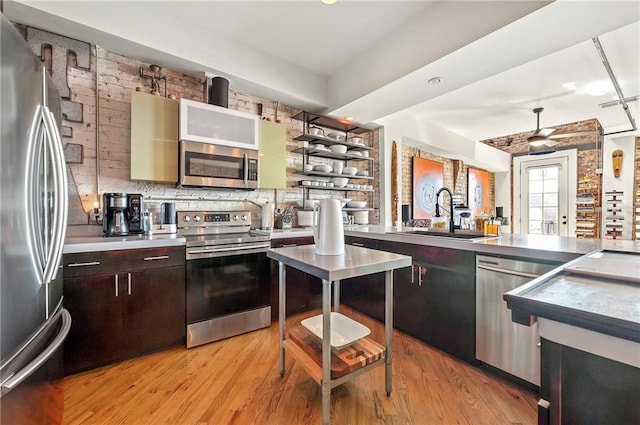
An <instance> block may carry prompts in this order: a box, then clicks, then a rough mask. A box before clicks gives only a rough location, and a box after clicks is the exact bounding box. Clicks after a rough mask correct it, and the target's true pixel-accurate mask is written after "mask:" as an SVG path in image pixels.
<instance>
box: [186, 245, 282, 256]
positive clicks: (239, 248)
mask: <svg viewBox="0 0 640 425" xmlns="http://www.w3.org/2000/svg"><path fill="white" fill-rule="evenodd" d="M269 247H270V243H264V244H257V245H243V246H234V247H228V248H208V249H207V248H205V249H192V250H189V251H187V254H214V253H216V252H230V251H244V250H247V249H256V248H265V249H266V248H269Z"/></svg>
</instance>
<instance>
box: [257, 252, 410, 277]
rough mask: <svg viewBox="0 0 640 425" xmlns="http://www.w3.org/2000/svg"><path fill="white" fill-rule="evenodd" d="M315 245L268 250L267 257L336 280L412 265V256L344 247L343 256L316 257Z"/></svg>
mask: <svg viewBox="0 0 640 425" xmlns="http://www.w3.org/2000/svg"><path fill="white" fill-rule="evenodd" d="M315 249H316V247H315V245H303V246H295V247H284V248H271V249H270V250H269V251H267V256H268V257H269V258H272V259H274V260H276V261H281V262H283V263H284V264H286V265H287V266H291V267H294V268H296V269H298V270H301V271H303V272H305V273H308V274H310V275H312V276H316V277H319V278H320V279H325V280H330V281H335V280H341V279H346V278H349V277H354V276H361V275H367V274H371V273H378V272H383V271H387V270H393V269H397V268H401V267H408V266H410V265H411V257H410V256H407V255H400V254H394V253H390V252H383V251H377V250H374V249H368V248H361V247H357V246H351V245H346V246H345V253H344V254H343V255H317V254H316V252H315Z"/></svg>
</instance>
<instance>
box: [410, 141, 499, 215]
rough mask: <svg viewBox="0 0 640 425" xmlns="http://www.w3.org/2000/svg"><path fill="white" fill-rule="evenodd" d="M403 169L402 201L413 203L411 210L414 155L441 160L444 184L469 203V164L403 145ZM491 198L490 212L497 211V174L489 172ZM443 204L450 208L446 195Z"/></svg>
mask: <svg viewBox="0 0 640 425" xmlns="http://www.w3.org/2000/svg"><path fill="white" fill-rule="evenodd" d="M401 155H402V170H401V183H400V186H401V194H400V202H401V203H402V204H409V205H411V211H413V205H412V202H413V193H412V191H413V169H412V167H413V160H412V158H413V157H417V158H424V159H430V160H433V161H437V162H441V163H442V168H443V170H442V171H443V174H444V176H443V184H444V186H445V187H448V188H450V189H452V190H453V192H454V193H455V194H459V195H462V200H463V202H464V203H465V204H466V203H467V188H468V187H467V186H468V185H467V171H468V168H469V167H468V166H467V165H466V164H464V162H462V161H460V160H453V159H449V158H445V157H442V156H439V155H435V154H433V153H431V152H427V151H423V150H420V149H418V148H415V147H412V146H402V151H401ZM489 181H490V184H489V186H490V188H489V199H491V204H490V207H489V211H490V212H494V211H495V174H494V173H492V172H490V173H489ZM443 206H444V207H445V208H446V209H449V208H450V205H449V198H448V197H444V202H443Z"/></svg>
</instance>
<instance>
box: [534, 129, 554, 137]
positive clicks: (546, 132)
mask: <svg viewBox="0 0 640 425" xmlns="http://www.w3.org/2000/svg"><path fill="white" fill-rule="evenodd" d="M554 131H556V129H555V128H541V129H540V130H539V131H538V134H539V135H541V136H543V137H549V135H551V133H553V132H554Z"/></svg>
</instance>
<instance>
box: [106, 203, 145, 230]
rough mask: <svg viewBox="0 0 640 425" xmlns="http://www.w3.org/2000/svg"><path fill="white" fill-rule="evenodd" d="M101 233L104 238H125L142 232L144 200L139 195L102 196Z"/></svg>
mask: <svg viewBox="0 0 640 425" xmlns="http://www.w3.org/2000/svg"><path fill="white" fill-rule="evenodd" d="M102 206H103V207H102V212H103V215H102V231H103V233H104V234H105V236H127V235H131V234H139V233H143V232H144V222H143V220H142V217H143V216H142V211H143V209H144V198H143V196H142V195H141V194H139V193H105V194H103V195H102Z"/></svg>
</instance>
